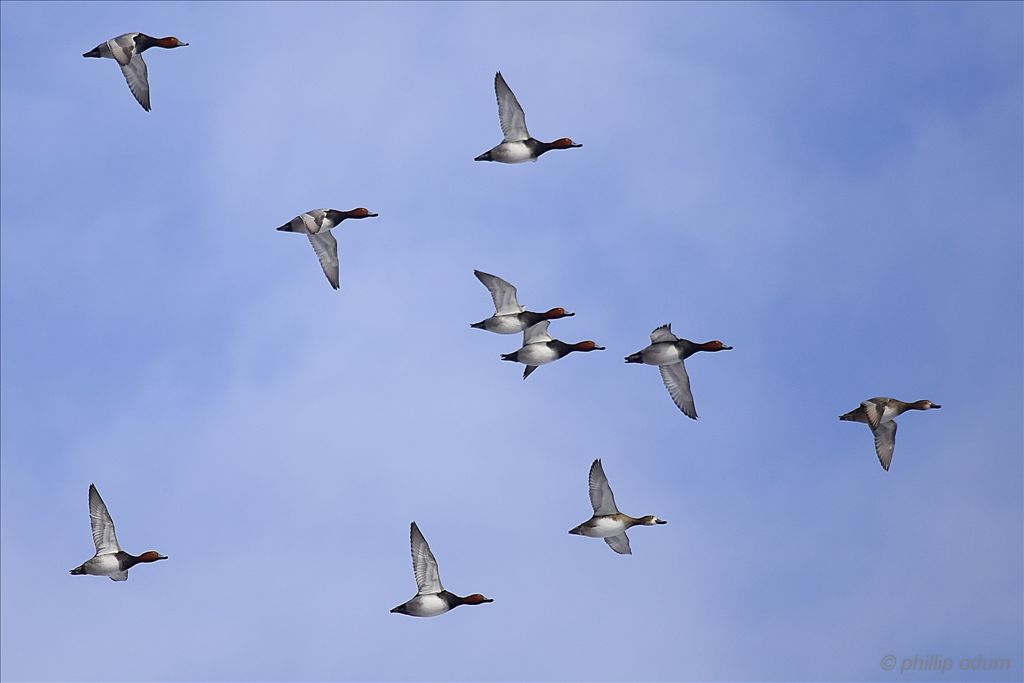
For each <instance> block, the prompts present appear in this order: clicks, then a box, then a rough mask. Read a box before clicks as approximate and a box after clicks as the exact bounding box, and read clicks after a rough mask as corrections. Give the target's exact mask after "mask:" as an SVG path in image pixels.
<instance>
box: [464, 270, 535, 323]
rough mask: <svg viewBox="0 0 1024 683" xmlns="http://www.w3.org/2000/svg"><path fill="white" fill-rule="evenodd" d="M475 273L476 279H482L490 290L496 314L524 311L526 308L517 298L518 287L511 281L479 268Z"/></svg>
mask: <svg viewBox="0 0 1024 683" xmlns="http://www.w3.org/2000/svg"><path fill="white" fill-rule="evenodd" d="M473 274H474V275H476V279H477V280H480V282H482V283H483V285H484V287H486V288H487V289H488V291H490V293H491V299H493V300H494V314H495V315H509V314H510V313H522V312H523V311H524V310H526V309H524V308H523V307H522V306H520V305H519V300H518V299H517V298H516V288H515V287H513V286H512V285H511V284H510V283H509V282H506V281H505V280H502V279H501V278H500V277H498V276H497V275H491V274H490V273H484V272H481V271H479V270H474V271H473Z"/></svg>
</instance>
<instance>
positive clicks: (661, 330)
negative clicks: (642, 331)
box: [651, 323, 679, 344]
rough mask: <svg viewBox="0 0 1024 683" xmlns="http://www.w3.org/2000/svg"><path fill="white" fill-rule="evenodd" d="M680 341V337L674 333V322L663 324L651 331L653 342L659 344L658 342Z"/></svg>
mask: <svg viewBox="0 0 1024 683" xmlns="http://www.w3.org/2000/svg"><path fill="white" fill-rule="evenodd" d="M675 341H679V337H677V336H676V335H674V334H672V323H668V324H667V325H662V326H661V327H656V328H654V331H653V332H651V343H652V344H657V343H658V342H675Z"/></svg>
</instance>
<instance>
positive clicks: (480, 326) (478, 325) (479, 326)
mask: <svg viewBox="0 0 1024 683" xmlns="http://www.w3.org/2000/svg"><path fill="white" fill-rule="evenodd" d="M484 322H486V321H484V320H481V321H480V322H478V323H473V324H472V325H470V327H472V328H474V329H477V330H485V329H487V328H486V327H484Z"/></svg>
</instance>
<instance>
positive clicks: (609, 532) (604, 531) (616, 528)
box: [584, 517, 626, 538]
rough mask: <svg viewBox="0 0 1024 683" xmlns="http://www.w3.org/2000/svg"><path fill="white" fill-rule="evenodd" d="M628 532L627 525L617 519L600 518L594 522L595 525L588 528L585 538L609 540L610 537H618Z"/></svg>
mask: <svg viewBox="0 0 1024 683" xmlns="http://www.w3.org/2000/svg"><path fill="white" fill-rule="evenodd" d="M625 530H626V525H625V524H624V523H622V522H620V521H619V520H617V519H613V518H611V517H598V518H597V519H596V520H595V521H594V525H593V526H590V527H587V529H586V533H584V536H592V537H594V538H608V537H609V536H618V535H619V534H621V533H622V532H623V531H625Z"/></svg>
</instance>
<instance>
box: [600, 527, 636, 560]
mask: <svg viewBox="0 0 1024 683" xmlns="http://www.w3.org/2000/svg"><path fill="white" fill-rule="evenodd" d="M604 542H605V543H607V544H608V547H609V548H611V549H612V550H614V551H615V552H617V553H618V554H619V555H632V554H633V551H632V550H630V549H629V536H627V535H626V532H625V531H623V532H622V533H621V534H619V535H618V536H607V537H606V538H605V539H604Z"/></svg>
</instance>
